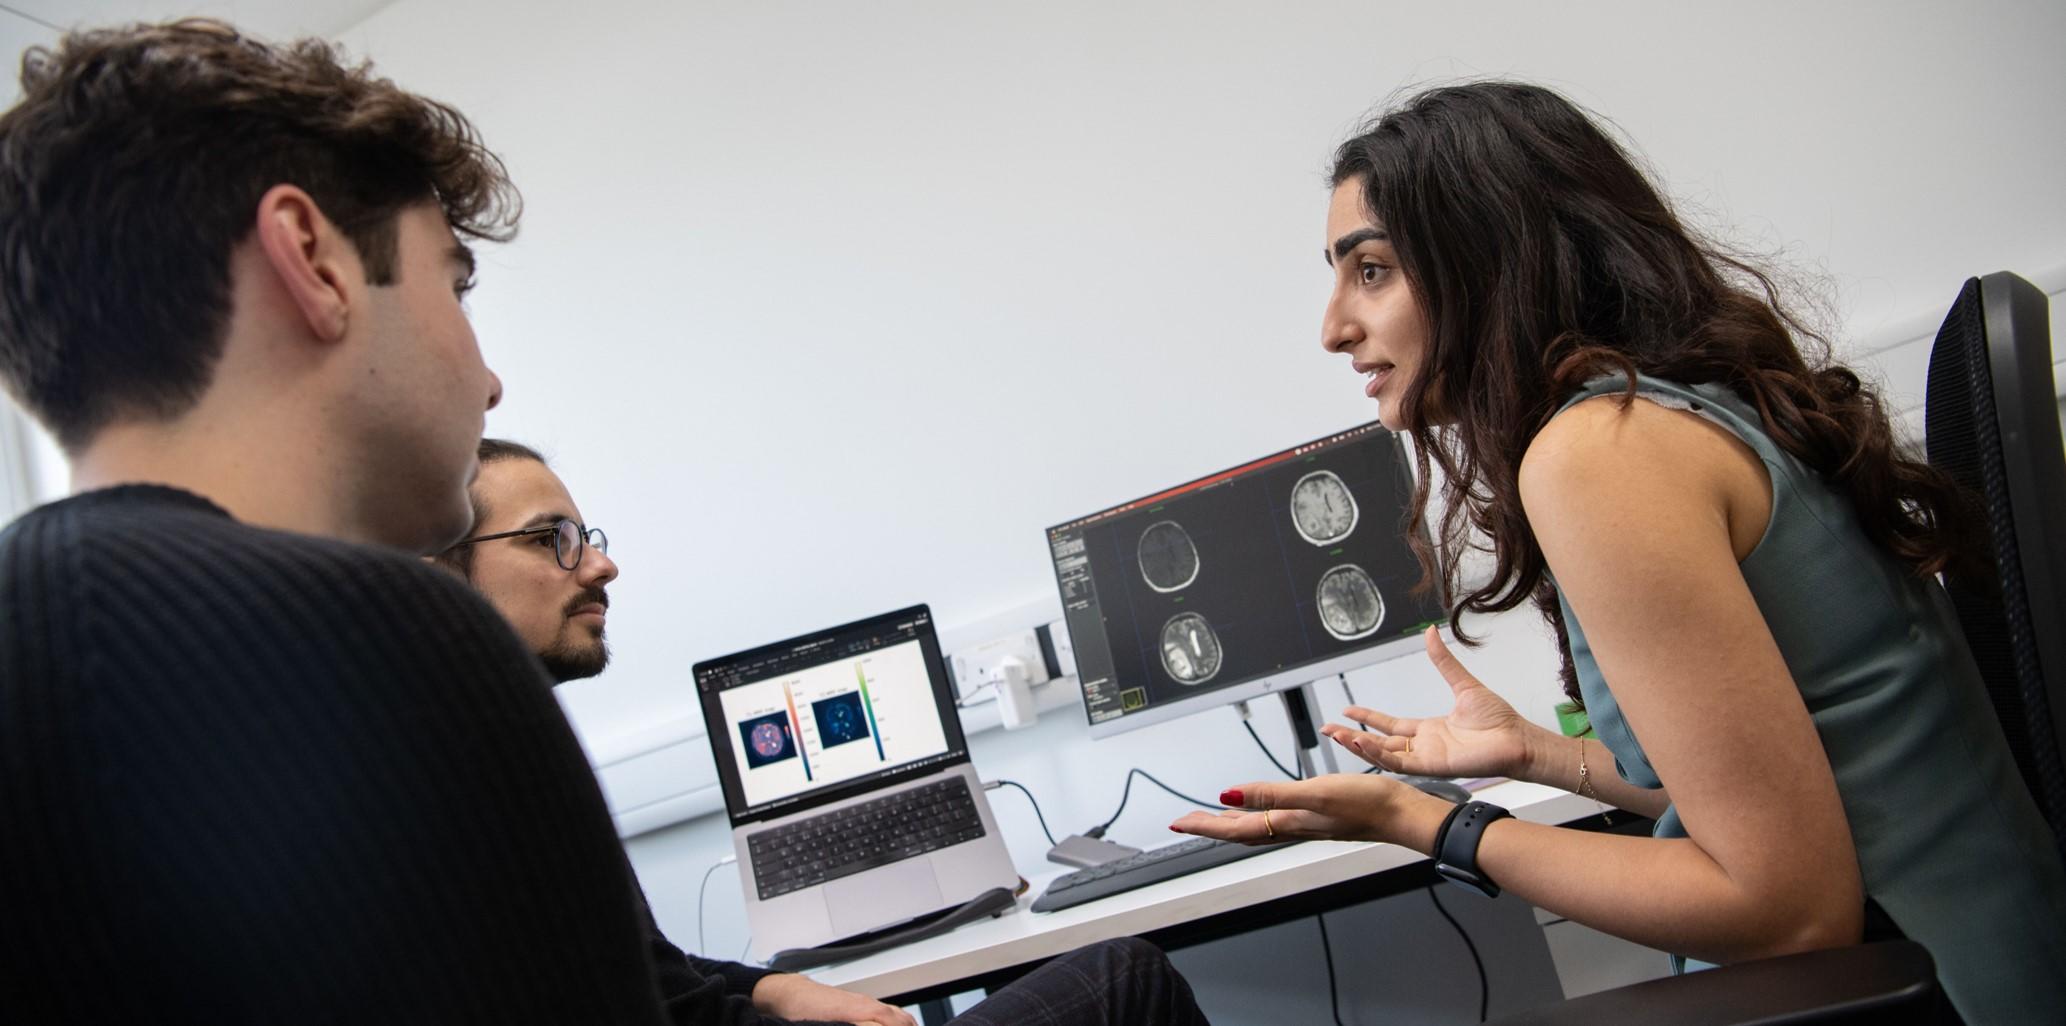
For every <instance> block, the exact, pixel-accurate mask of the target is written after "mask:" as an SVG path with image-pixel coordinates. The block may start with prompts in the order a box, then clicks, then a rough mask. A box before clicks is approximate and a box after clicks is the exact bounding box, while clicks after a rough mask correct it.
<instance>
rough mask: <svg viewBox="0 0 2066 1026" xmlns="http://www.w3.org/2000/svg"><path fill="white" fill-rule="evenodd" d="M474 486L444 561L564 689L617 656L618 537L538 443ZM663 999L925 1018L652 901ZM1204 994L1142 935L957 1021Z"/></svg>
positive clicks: (1072, 1019) (1145, 1008)
mask: <svg viewBox="0 0 2066 1026" xmlns="http://www.w3.org/2000/svg"><path fill="white" fill-rule="evenodd" d="M480 465H481V471H480V476H479V477H477V478H475V479H474V483H473V487H472V489H471V496H472V500H473V510H474V522H473V530H471V531H468V532H467V534H466V537H465V538H463V539H461V540H460V541H459V542H457V543H455V544H454V545H453V546H452V547H451V548H450V549H447V550H446V551H445V552H443V553H440V554H439V555H437V556H435V557H433V559H434V561H435V562H437V563H439V564H442V565H443V566H445V567H447V568H449V569H451V570H453V571H455V572H457V573H458V574H459V575H460V576H462V577H465V578H466V579H467V580H468V581H470V582H471V583H472V584H473V586H474V587H476V588H478V589H480V592H481V594H482V595H483V596H485V597H486V598H487V599H488V602H489V604H490V605H493V606H494V607H495V608H496V609H497V610H500V611H501V613H502V615H503V616H504V617H507V618H508V620H509V622H510V625H511V626H512V627H514V628H515V629H516V632H517V636H518V637H519V638H521V639H522V640H523V642H524V644H525V645H527V646H529V647H530V648H531V650H532V651H534V652H536V653H538V658H539V661H540V662H542V663H544V664H545V669H546V671H547V672H548V673H549V674H550V676H551V678H552V681H553V683H554V684H555V685H558V684H564V683H566V682H567V681H570V680H579V679H582V678H584V677H593V676H595V675H596V674H598V673H601V672H602V671H603V667H604V666H605V665H607V664H608V663H609V660H610V652H609V647H608V646H607V645H606V644H605V643H604V639H603V621H604V615H605V612H606V611H607V610H608V609H609V607H610V598H609V593H608V592H607V591H605V590H604V588H605V586H606V585H608V584H609V583H610V582H611V581H614V580H616V579H617V564H616V562H615V561H613V560H612V559H611V558H610V556H609V552H608V548H609V539H608V538H607V537H606V536H605V535H604V534H603V532H602V530H601V529H599V528H594V527H589V526H587V524H586V522H585V521H583V520H582V518H581V511H580V508H579V507H578V506H576V505H575V504H574V498H573V496H572V495H570V494H568V492H567V486H566V485H565V484H563V483H562V482H561V481H560V479H559V475H557V474H554V473H553V472H552V469H551V468H549V467H547V466H546V465H545V458H544V457H543V456H540V455H539V454H538V453H537V452H536V451H534V450H532V449H530V448H529V447H527V446H523V445H519V444H517V443H515V442H508V441H503V440H501V439H495V438H487V439H483V440H482V441H481V446H480ZM638 899H639V906H640V910H641V912H642V913H643V916H644V920H645V924H646V942H647V948H648V951H649V952H650V954H651V955H652V959H653V966H654V976H655V980H656V982H657V983H658V984H659V987H660V997H661V1000H662V1002H663V1003H664V1004H665V1006H666V1009H667V1014H668V1016H669V1018H670V1019H672V1021H674V1022H676V1023H680V1024H684V1026H687V1024H691V1023H693V1024H698V1026H703V1024H723V1026H781V1024H784V1023H793V1022H798V1021H802V1020H808V1021H811V1022H819V1021H831V1022H853V1023H878V1024H881V1026H916V1024H915V1023H913V1021H912V1019H911V1016H910V1015H909V1014H907V1013H906V1012H904V1010H902V1009H900V1008H894V1007H891V1006H889V1005H886V1004H883V1003H882V1002H880V1001H877V1000H875V999H874V998H871V997H867V996H865V995H862V994H856V993H853V992H851V991H844V990H839V989H836V988H833V987H828V986H825V985H824V984H821V983H818V982H816V981H814V980H812V979H810V978H809V977H806V976H798V975H792V974H788V973H771V972H769V971H768V970H765V969H756V968H754V967H752V966H747V965H741V964H739V963H737V962H721V961H715V960H711V959H705V958H697V957H694V956H690V955H685V954H683V953H682V951H681V949H680V948H677V947H675V946H674V944H673V943H671V942H670V941H668V939H667V938H666V937H665V936H663V935H662V934H661V933H660V927H659V924H658V923H657V922H655V921H654V919H653V914H652V909H651V908H650V907H649V906H648V905H647V903H646V901H645V895H644V894H643V893H640V894H639V895H638ZM1205 1021H1206V1020H1205V1016H1204V1015H1203V1013H1201V1012H1199V1010H1198V1006H1197V1004H1196V1003H1195V1001H1194V999H1193V998H1192V995H1191V988H1190V986H1189V985H1188V984H1186V983H1185V982H1184V979H1183V977H1182V976H1180V975H1178V973H1177V971H1176V969H1175V968H1174V967H1173V966H1171V965H1170V964H1169V959H1168V958H1167V957H1166V956H1164V955H1163V954H1162V952H1161V951H1160V950H1158V949H1157V948H1155V947H1154V946H1153V945H1150V944H1148V943H1146V942H1144V941H1139V940H1134V939H1131V938H1128V939H1125V940H1118V941H1105V942H1103V943H1099V944H1093V945H1090V946H1088V947H1084V948H1080V949H1078V950H1076V951H1074V952H1071V953H1070V954H1067V955H1064V956H1062V957H1061V958H1058V959H1055V960H1054V961H1052V962H1050V963H1048V964H1047V965H1046V966H1043V967H1041V968H1040V969H1037V970H1035V971H1034V972H1032V973H1030V974H1028V975H1027V976H1025V977H1023V978H1021V979H1020V980H1018V981H1017V982H1015V983H1013V984H1012V985H1010V986H1008V987H1005V988H1003V989H1002V990H999V991H998V992H997V993H995V994H993V995H991V997H990V998H989V999H988V1000H986V1001H984V1002H983V1003H982V1004H980V1005H977V1006H976V1007H975V1008H973V1009H971V1010H970V1011H969V1012H968V1013H967V1014H965V1015H963V1016H961V1017H960V1018H958V1019H956V1020H955V1024H956V1026H989V1024H996V1026H1003V1024H1007V1023H1009V1024H1014V1026H1097V1024H1112V1026H1117V1024H1120V1023H1124V1024H1127V1026H1157V1024H1165V1023H1166V1024H1171V1026H1203V1024H1204V1023H1205Z"/></svg>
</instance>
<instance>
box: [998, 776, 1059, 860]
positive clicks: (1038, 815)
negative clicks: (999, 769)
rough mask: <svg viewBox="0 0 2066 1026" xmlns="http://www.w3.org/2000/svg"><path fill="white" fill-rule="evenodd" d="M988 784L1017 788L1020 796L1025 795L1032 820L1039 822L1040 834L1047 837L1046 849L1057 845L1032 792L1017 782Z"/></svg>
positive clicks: (1006, 781)
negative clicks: (1029, 804) (1030, 806)
mask: <svg viewBox="0 0 2066 1026" xmlns="http://www.w3.org/2000/svg"><path fill="white" fill-rule="evenodd" d="M990 783H991V784H993V785H995V786H997V787H1016V788H1018V789H1019V793H1020V794H1023V795H1025V796H1026V801H1028V802H1031V803H1032V805H1033V818H1035V819H1037V820H1039V821H1040V832H1041V833H1043V834H1046V835H1047V846H1048V847H1050V848H1052V847H1054V846H1055V844H1056V843H1057V842H1056V841H1055V834H1054V831H1052V830H1049V829H1048V828H1047V817H1046V816H1044V815H1041V812H1040V800H1039V799H1037V798H1035V797H1033V792H1031V791H1028V790H1026V785H1024V784H1021V783H1019V782H1018V781H1016V780H993V781H991V782H990Z"/></svg>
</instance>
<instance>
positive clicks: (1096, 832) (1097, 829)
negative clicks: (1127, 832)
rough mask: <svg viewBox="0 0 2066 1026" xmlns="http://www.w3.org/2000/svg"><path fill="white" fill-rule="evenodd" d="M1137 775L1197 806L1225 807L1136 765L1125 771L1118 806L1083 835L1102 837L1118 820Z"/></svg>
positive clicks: (1207, 807)
mask: <svg viewBox="0 0 2066 1026" xmlns="http://www.w3.org/2000/svg"><path fill="white" fill-rule="evenodd" d="M1137 776H1138V777H1146V778H1148V782H1149V783H1151V784H1154V785H1155V786H1156V787H1159V788H1161V789H1163V790H1164V791H1168V792H1169V793H1170V794H1173V795H1176V796H1177V797H1178V798H1182V799H1183V800H1185V801H1187V802H1190V803H1191V804H1193V805H1196V806H1198V807H1199V808H1204V809H1224V808H1226V806H1224V805H1221V804H1220V803H1218V802H1201V801H1199V800H1198V799H1196V798H1193V797H1191V796H1190V795H1187V794H1185V793H1183V792H1182V791H1179V790H1177V789H1176V788H1174V787H1171V786H1169V785H1168V784H1165V783H1163V782H1162V781H1160V780H1157V779H1155V774H1153V773H1150V772H1148V771H1147V770H1144V769H1141V768H1140V767H1138V766H1136V767H1134V768H1132V769H1130V770H1127V771H1126V786H1125V787H1123V788H1121V789H1120V791H1119V807H1118V808H1116V809H1113V810H1112V815H1111V816H1110V817H1108V818H1106V820H1105V821H1104V822H1103V823H1099V824H1098V825H1097V826H1094V827H1091V828H1090V829H1089V830H1085V831H1084V832H1083V836H1085V837H1103V836H1105V831H1106V830H1107V829H1109V828H1110V827H1111V826H1112V824H1114V823H1117V822H1119V814H1120V813H1122V812H1125V811H1126V800H1127V799H1128V798H1130V797H1132V796H1133V778H1135V777H1137Z"/></svg>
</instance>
